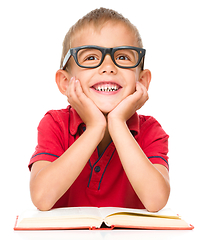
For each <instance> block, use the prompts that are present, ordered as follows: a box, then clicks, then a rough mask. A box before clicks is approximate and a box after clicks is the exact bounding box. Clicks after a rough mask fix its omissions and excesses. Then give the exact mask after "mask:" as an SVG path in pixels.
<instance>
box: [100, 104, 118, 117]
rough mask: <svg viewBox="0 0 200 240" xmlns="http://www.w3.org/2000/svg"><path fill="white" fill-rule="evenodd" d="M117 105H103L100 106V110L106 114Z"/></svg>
mask: <svg viewBox="0 0 200 240" xmlns="http://www.w3.org/2000/svg"><path fill="white" fill-rule="evenodd" d="M115 107H116V106H104V107H103V106H102V107H99V110H100V111H101V112H102V113H103V114H104V115H107V114H108V113H109V112H111V111H112V110H113V109H114V108H115Z"/></svg>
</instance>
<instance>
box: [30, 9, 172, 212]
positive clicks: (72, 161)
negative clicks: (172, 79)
mask: <svg viewBox="0 0 200 240" xmlns="http://www.w3.org/2000/svg"><path fill="white" fill-rule="evenodd" d="M144 55H145V50H144V49H142V40H141V38H140V35H139V33H138V31H137V29H136V28H135V26H133V25H132V24H131V23H130V22H129V20H127V19H125V18H124V17H123V16H122V15H120V14H118V13H117V12H115V11H113V10H109V9H104V8H100V9H96V10H94V11H92V12H90V13H89V14H87V15H86V16H85V17H83V18H82V19H80V20H79V21H78V22H77V23H76V24H75V25H74V26H73V27H72V28H71V29H70V30H69V32H68V33H67V35H66V37H65V40H64V42H63V53H62V59H61V69H60V70H58V71H57V73H56V83H57V85H58V88H59V90H60V92H61V93H62V94H64V95H66V96H67V98H68V102H69V103H70V106H68V107H67V109H63V110H58V111H49V112H48V113H47V114H46V115H45V116H44V118H43V119H42V120H41V122H40V124H39V127H38V146H37V147H36V151H35V153H34V154H33V156H32V158H31V161H30V163H29V168H30V169H31V179H30V191H31V197H32V201H33V203H34V204H35V206H36V207H37V208H38V209H40V210H49V209H51V208H55V207H75V206H97V207H101V206H113V207H129V208H146V209H147V210H148V211H152V212H155V211H158V210H160V209H162V208H163V207H164V206H165V205H166V203H167V200H168V197H169V193H170V184H169V174H168V157H167V153H168V135H167V134H166V133H165V132H164V131H163V129H162V128H161V126H160V124H159V123H158V122H157V121H156V120H155V119H154V118H152V117H146V116H139V115H137V113H136V111H137V110H138V109H140V108H141V107H142V106H143V105H144V103H145V102H146V101H147V99H148V93H147V90H148V87H149V84H150V81H151V73H150V71H149V70H147V69H145V70H144V69H143V62H144Z"/></svg>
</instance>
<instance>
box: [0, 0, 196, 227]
mask: <svg viewBox="0 0 200 240" xmlns="http://www.w3.org/2000/svg"><path fill="white" fill-rule="evenodd" d="M98 7H108V8H113V9H114V10H117V11H118V12H120V13H122V14H123V15H124V16H125V17H127V18H129V19H130V21H131V22H132V23H133V24H135V25H136V26H137V27H138V29H139V31H140V33H141V36H142V39H143V43H144V48H145V49H146V50H147V53H146V58H145V68H148V69H150V70H151V72H152V83H151V86H150V90H149V95H150V99H149V101H148V102H147V103H146V105H145V106H144V107H143V108H142V109H141V110H140V111H139V113H140V114H144V115H152V116H154V117H155V118H156V119H157V120H158V121H159V122H160V123H161V125H162V127H163V128H164V130H165V131H166V132H167V133H168V134H169V135H170V143H169V147H170V152H169V157H170V158H169V164H170V177H171V188H172V189H171V196H170V199H169V203H168V206H169V207H170V208H172V209H173V210H175V211H176V212H177V213H179V214H180V215H182V216H184V218H185V219H186V220H187V221H188V222H190V223H192V224H193V225H195V226H196V227H197V228H198V225H199V223H198V222H199V220H198V218H197V213H200V212H199V203H200V197H199V196H200V194H199V189H200V188H199V183H200V176H199V175H200V174H199V166H200V164H199V159H200V155H199V149H200V147H199V143H200V141H199V134H200V127H199V114H200V111H199V86H200V77H199V63H200V61H199V55H200V48H199V44H200V34H199V33H200V31H199V30H200V16H199V1H198V0H196V1H195V0H190V1H188V0H187V1H185V0H169V1H160V0H157V1H156V0H151V1H149V0H145V1H142V0H137V1H135V0H132V1H125V0H123V1H113V0H111V1H108V0H101V1H77V0H74V1H67V0H65V1H64V0H62V1H61V0H55V1H51V0H35V1H27V0H24V1H23V0H17V1H15V0H13V1H11V0H10V1H9V0H7V1H1V2H0V104H1V113H0V114H1V115H0V116H1V118H0V137H1V145H0V150H1V151H0V153H1V155H0V159H1V163H0V164H1V165H0V166H1V170H0V171H1V174H0V189H1V197H0V207H1V209H3V216H4V223H3V228H4V229H6V230H7V231H12V227H13V225H14V221H15V216H16V215H17V214H19V213H20V212H21V211H22V210H24V209H26V208H30V207H33V206H32V203H31V200H30V196H29V175H30V173H29V171H28V167H27V165H28V162H29V159H30V157H31V155H32V153H33V152H34V148H35V146H36V144H37V125H38V123H39V121H40V119H41V118H42V117H43V115H44V114H45V113H46V112H47V111H48V110H50V109H61V108H65V107H66V106H67V99H66V98H65V97H64V96H62V95H61V94H60V92H59V91H58V89H57V86H56V84H55V80H54V79H55V73H56V71H57V70H58V69H59V64H60V56H61V51H62V41H63V39H64V36H65V34H66V32H67V31H68V29H69V27H71V25H73V24H74V23H75V22H76V21H77V20H78V19H79V18H81V17H82V16H83V15H85V14H86V13H88V12H89V11H90V10H93V9H95V8H98ZM124 37H126V36H124ZM6 212H7V214H6ZM1 219H2V217H1ZM1 227H2V224H1Z"/></svg>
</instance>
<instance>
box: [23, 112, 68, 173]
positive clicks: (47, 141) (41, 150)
mask: <svg viewBox="0 0 200 240" xmlns="http://www.w3.org/2000/svg"><path fill="white" fill-rule="evenodd" d="M63 135H64V133H63V130H62V126H61V124H60V121H59V118H58V117H57V116H56V115H55V114H52V113H51V112H48V113H46V115H45V116H44V117H43V118H42V120H41V121H40V123H39V126H38V144H37V146H36V149H35V152H34V154H33V155H32V157H31V160H30V162H29V165H28V166H29V169H31V166H32V164H33V163H34V162H36V161H40V160H46V161H50V162H53V161H55V160H56V159H57V158H58V157H60V156H61V155H62V154H63V153H64V151H65V146H64V139H63V138H64V136H63Z"/></svg>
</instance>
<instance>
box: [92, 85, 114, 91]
mask: <svg viewBox="0 0 200 240" xmlns="http://www.w3.org/2000/svg"><path fill="white" fill-rule="evenodd" d="M95 89H96V90H97V91H101V92H113V91H117V90H118V87H117V86H112V87H108V86H101V87H100V86H99V87H98V88H95Z"/></svg>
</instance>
